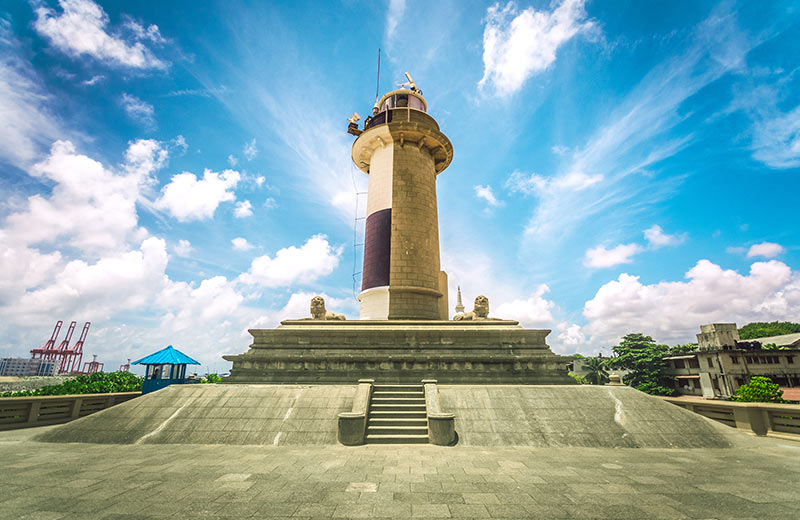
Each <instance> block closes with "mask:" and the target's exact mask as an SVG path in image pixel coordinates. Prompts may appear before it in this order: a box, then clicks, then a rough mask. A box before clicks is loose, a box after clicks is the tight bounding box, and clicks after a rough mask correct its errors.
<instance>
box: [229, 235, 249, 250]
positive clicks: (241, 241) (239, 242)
mask: <svg viewBox="0 0 800 520" xmlns="http://www.w3.org/2000/svg"><path fill="white" fill-rule="evenodd" d="M231 244H233V248H234V249H235V250H237V251H250V250H251V249H253V245H252V244H250V242H248V241H247V239H246V238H242V237H237V238H234V239H233V240H231Z"/></svg>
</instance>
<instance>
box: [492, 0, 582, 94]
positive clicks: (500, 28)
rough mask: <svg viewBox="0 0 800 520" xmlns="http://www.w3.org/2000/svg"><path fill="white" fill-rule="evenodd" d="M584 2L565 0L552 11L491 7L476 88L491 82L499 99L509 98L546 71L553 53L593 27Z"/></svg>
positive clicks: (506, 6)
mask: <svg viewBox="0 0 800 520" xmlns="http://www.w3.org/2000/svg"><path fill="white" fill-rule="evenodd" d="M583 3H584V2H583V0H564V1H563V2H562V3H561V5H559V6H558V7H556V8H555V9H554V10H553V11H552V12H548V11H537V10H536V9H534V8H533V7H528V8H527V9H525V10H524V11H522V12H520V11H519V10H518V9H517V6H516V4H514V3H513V2H509V3H508V4H506V5H505V7H502V8H501V7H500V4H494V5H493V6H491V7H489V8H488V9H487V10H486V27H485V28H484V31H483V65H484V71H483V78H481V80H480V82H479V83H478V86H479V87H480V88H482V89H483V88H484V87H485V86H486V85H487V83H491V85H492V86H493V88H494V91H495V92H496V94H497V95H499V96H508V95H511V94H513V93H515V92H516V91H518V90H519V89H520V88H522V85H523V84H524V83H525V81H526V80H527V79H528V78H530V77H531V76H532V75H533V74H535V73H537V72H540V71H542V70H545V69H547V68H548V67H549V66H550V65H551V64H552V63H553V62H554V61H555V59H556V51H557V50H558V48H559V47H561V46H562V45H563V44H564V43H566V42H567V41H569V40H570V39H571V38H572V37H573V36H575V35H576V34H578V33H579V32H581V31H587V30H589V29H591V28H592V27H594V24H593V23H592V22H591V21H586V22H584V19H585V18H586V12H585V11H584V8H583Z"/></svg>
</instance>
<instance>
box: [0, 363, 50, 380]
mask: <svg viewBox="0 0 800 520" xmlns="http://www.w3.org/2000/svg"><path fill="white" fill-rule="evenodd" d="M55 374H56V362H55V360H53V359H28V358H2V359H0V376H17V377H22V376H54V375H55Z"/></svg>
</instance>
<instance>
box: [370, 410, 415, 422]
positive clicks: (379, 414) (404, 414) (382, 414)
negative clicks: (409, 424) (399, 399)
mask: <svg viewBox="0 0 800 520" xmlns="http://www.w3.org/2000/svg"><path fill="white" fill-rule="evenodd" d="M369 417H370V419H372V418H375V419H394V418H397V419H400V418H406V419H426V420H427V418H428V413H427V411H425V410H422V409H420V410H370V412H369Z"/></svg>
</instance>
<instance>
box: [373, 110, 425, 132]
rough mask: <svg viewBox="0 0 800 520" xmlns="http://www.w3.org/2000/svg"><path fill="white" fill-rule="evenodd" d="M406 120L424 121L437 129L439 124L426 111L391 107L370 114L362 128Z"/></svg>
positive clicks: (407, 121)
mask: <svg viewBox="0 0 800 520" xmlns="http://www.w3.org/2000/svg"><path fill="white" fill-rule="evenodd" d="M393 121H394V122H406V123H424V124H427V125H431V126H433V127H434V128H436V129H438V128H439V125H438V124H437V123H436V120H435V119H434V118H433V117H431V116H429V115H428V114H427V113H425V112H423V111H422V110H417V109H415V108H391V109H389V110H385V111H383V112H378V113H377V114H376V115H374V116H372V117H371V118H370V119H369V121H367V122H366V123H365V124H364V130H368V129H370V128H372V127H375V126H378V125H382V124H385V123H391V122H393Z"/></svg>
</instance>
